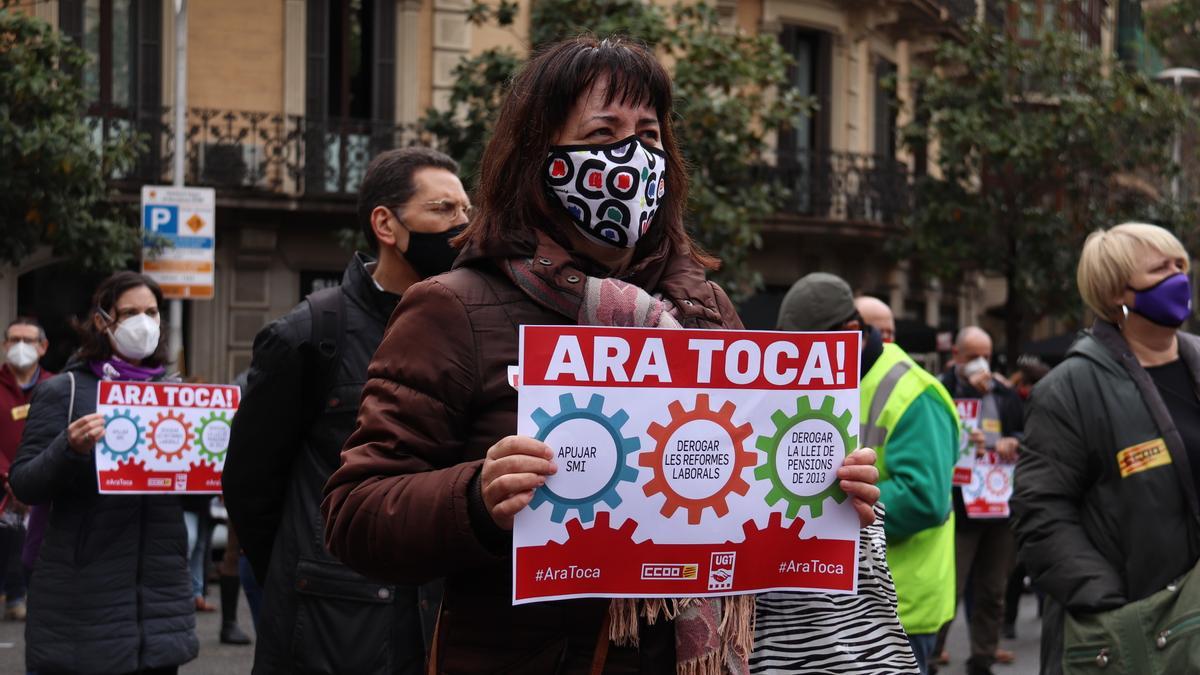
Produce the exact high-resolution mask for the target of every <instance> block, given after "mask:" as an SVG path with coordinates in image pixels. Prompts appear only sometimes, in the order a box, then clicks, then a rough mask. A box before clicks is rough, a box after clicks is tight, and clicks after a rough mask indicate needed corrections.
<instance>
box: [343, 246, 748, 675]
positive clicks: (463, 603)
mask: <svg viewBox="0 0 1200 675" xmlns="http://www.w3.org/2000/svg"><path fill="white" fill-rule="evenodd" d="M490 248H491V249H492V250H487V251H485V250H479V249H474V250H472V249H467V250H464V251H463V253H462V255H461V256H460V257H459V260H458V262H457V263H456V268H455V269H454V270H453V271H451V272H449V273H447V274H444V275H441V276H439V277H436V278H434V279H430V280H427V281H425V282H423V283H420V284H417V285H415V286H413V287H411V288H410V289H408V291H407V292H406V293H405V294H404V298H403V300H402V301H401V303H400V306H399V307H398V308H397V310H396V313H395V314H394V315H393V317H392V323H391V325H390V326H389V327H388V330H387V333H386V335H385V336H384V338H383V343H382V344H381V345H380V346H379V350H378V351H377V352H376V353H375V358H374V360H373V361H372V362H371V366H370V369H369V371H368V381H367V384H366V387H365V388H364V390H363V399H362V405H361V407H360V409H359V416H358V428H357V429H356V430H355V432H354V434H353V435H352V436H351V437H350V439H349V440H348V441H347V442H346V447H345V449H344V450H343V452H342V466H341V468H340V469H339V470H338V471H337V472H336V473H334V474H333V476H332V477H331V478H330V479H329V483H328V484H327V485H326V487H325V494H326V498H325V502H324V504H323V509H324V513H325V521H326V530H325V536H326V543H327V545H328V547H329V550H330V551H332V552H333V553H334V555H336V556H338V557H339V558H341V559H342V560H343V561H344V562H345V563H346V564H348V565H349V566H350V567H352V568H355V569H357V570H358V571H359V572H361V573H363V574H365V575H367V576H369V577H372V578H377V579H380V580H385V581H391V582H396V583H406V584H419V583H423V582H426V581H429V580H431V579H436V578H438V577H445V596H444V599H443V602H442V610H441V615H440V618H439V622H438V629H437V636H436V638H435V644H434V647H433V654H432V656H431V658H432V660H433V664H432V666H433V667H432V668H431V671H433V672H438V673H482V672H488V673H499V672H521V673H559V672H578V671H579V670H583V671H585V672H586V671H587V669H588V667H589V665H590V664H591V662H592V657H593V651H594V650H595V648H596V645H597V637H598V636H599V634H600V630H601V624H602V622H603V619H604V617H605V613H606V609H607V606H608V601H607V600H574V601H560V602H546V603H539V604H532V605H522V606H520V607H514V606H512V562H511V550H512V538H511V534H510V533H507V532H503V531H501V530H500V529H499V528H497V527H496V525H495V524H494V523H493V522H492V520H491V517H490V516H489V515H488V513H487V511H486V509H485V508H484V506H483V501H482V497H481V495H480V493H479V485H478V480H476V477H477V476H478V474H479V470H480V465H481V464H482V460H483V458H484V456H485V455H486V453H487V451H488V448H490V447H491V446H492V445H493V444H494V443H496V441H498V440H500V439H501V438H503V437H504V436H507V435H510V434H513V433H515V432H516V428H517V392H516V390H515V389H513V388H512V387H511V386H509V384H508V380H507V371H508V366H510V365H515V364H516V363H517V347H518V343H517V334H518V329H517V327H518V326H520V325H522V324H528V325H538V324H542V325H545V324H571V323H574V322H575V317H574V316H565V315H563V314H560V313H557V312H555V311H552V310H550V309H547V308H546V306H544V304H542V303H539V302H538V301H536V300H535V299H534V298H531V297H530V296H528V295H526V294H525V293H524V292H522V291H521V290H520V289H519V288H518V287H517V286H516V285H514V284H513V283H512V282H511V281H510V280H509V278H508V277H507V276H505V275H504V274H503V273H501V271H500V268H499V267H498V266H497V264H496V261H499V260H504V259H511V258H513V257H518V258H521V259H522V263H521V264H529V265H531V266H532V269H534V270H535V271H536V274H537V275H538V277H540V279H541V280H543V281H545V282H546V283H547V284H549V285H550V286H552V287H553V288H556V289H560V290H562V291H564V292H566V293H569V294H575V295H578V293H579V292H581V291H582V288H583V283H582V282H583V273H582V272H581V271H580V266H579V264H578V263H576V262H574V261H572V259H571V257H570V256H569V254H568V253H567V252H566V251H565V250H564V249H563V248H562V247H561V246H559V245H558V244H557V243H556V242H554V241H553V240H552V239H550V238H549V237H547V236H545V235H539V237H538V240H537V241H536V242H533V241H530V242H526V243H523V244H522V243H496V244H493V245H491V247H490ZM624 279H625V280H627V281H629V282H631V283H634V284H637V285H638V286H641V287H642V288H644V289H646V290H647V291H649V292H651V293H661V294H663V295H664V296H665V297H667V298H670V299H671V300H672V301H673V302H674V303H675V305H676V307H678V308H679V310H680V316H679V319H680V321H681V323H682V324H683V325H684V326H685V327H688V328H734V329H736V328H741V327H742V324H741V320H740V319H739V318H738V316H737V312H736V311H735V310H734V307H733V304H732V303H731V302H730V301H729V298H728V297H727V296H726V295H725V293H724V291H722V290H721V288H720V287H719V286H717V285H716V284H714V283H711V282H708V281H706V280H705V277H704V270H703V269H702V268H701V267H700V265H698V264H697V263H696V262H694V261H693V260H692V259H691V258H690V257H689V256H687V255H683V254H680V253H679V252H677V251H676V250H674V248H673V247H672V246H671V244H670V243H669V241H667V240H666V239H665V238H663V240H662V242H661V243H660V244H659V245H658V246H657V250H655V251H653V252H652V253H650V254H648V255H645V256H643V257H642V259H641V260H640V261H638V262H637V263H635V265H634V267H633V269H632V271H631V273H630V274H628V275H626V276H625V277H624ZM547 304H549V303H547ZM668 637H669V636H668ZM621 651H623V650H613V651H610V652H609V659H608V666H609V667H607V668H606V669H605V670H606V672H614V671H617V670H621V671H623V672H638V671H641V672H651V670H652V669H657V666H648V665H647V661H646V654H644V653H643V654H642V655H640V656H638V655H632V658H630V656H631V655H629V654H626V655H625V656H621V654H620V652H621ZM645 651H647V650H646V648H645V646H643V652H645ZM672 652H673V650H672ZM672 658H673V657H672ZM618 662H621V663H620V664H619V663H618ZM618 665H623V666H625V667H620V668H618Z"/></svg>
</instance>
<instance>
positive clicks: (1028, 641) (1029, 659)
mask: <svg viewBox="0 0 1200 675" xmlns="http://www.w3.org/2000/svg"><path fill="white" fill-rule="evenodd" d="M214 590H215V589H214ZM212 595H213V596H214V597H213V598H210V601H212V602H216V599H215V595H216V593H215V592H214V593H212ZM239 610H240V615H241V618H240V620H241V622H242V627H243V628H246V629H249V627H250V611H249V610H248V609H247V608H246V603H245V599H244V598H243V600H242V602H241V603H239ZM220 617H221V615H220V613H219V612H214V613H210V614H201V615H200V618H199V622H198V631H199V635H200V657H199V658H197V659H196V660H195V661H192V662H191V663H189V664H187V665H186V666H184V667H183V668H182V669H180V673H182V674H183V675H234V674H236V673H249V672H250V663H251V660H252V659H253V654H254V651H253V650H254V648H253V646H250V647H231V646H229V645H223V644H220V643H219V642H218V641H217V631H218V630H219V629H220V625H221V618H220ZM23 628H24V624H21V623H14V622H11V621H5V622H2V623H0V673H5V674H8V673H22V672H24V666H25V654H24V650H25V639H24V633H23ZM1040 634H1041V624H1040V623H1039V621H1038V619H1037V605H1036V603H1035V602H1034V599H1033V596H1032V595H1026V596H1024V597H1023V599H1022V601H1021V615H1020V618H1019V620H1018V624H1017V639H1016V640H1005V641H1004V647H1006V648H1008V649H1011V650H1013V651H1015V652H1016V653H1017V662H1016V663H1014V664H1013V665H1010V666H996V667H995V669H994V670H995V672H996V675H1037V670H1038V669H1037V666H1038V663H1037V659H1038V637H1039V635H1040ZM949 648H950V665H949V666H944V667H943V668H942V670H941V672H942V674H943V675H959V674H960V673H963V672H965V670H966V667H965V666H964V665H963V664H964V663H965V661H966V658H967V655H968V648H967V634H966V630H965V628H964V626H963V624H962V619H961V617H960V618H959V619H957V620H955V623H954V627H953V628H952V629H951V632H950V647H949Z"/></svg>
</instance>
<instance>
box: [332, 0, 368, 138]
mask: <svg viewBox="0 0 1200 675" xmlns="http://www.w3.org/2000/svg"><path fill="white" fill-rule="evenodd" d="M339 5H340V6H338V7H334V8H332V11H331V12H330V17H329V19H330V21H329V82H330V84H331V85H332V86H330V87H329V114H330V115H332V116H334V117H348V118H354V119H371V112H372V111H371V55H372V54H373V53H374V52H373V50H372V48H371V47H372V45H371V43H372V37H373V36H372V33H371V31H370V30H369V29H368V30H365V31H364V30H363V27H364V26H368V27H369V26H370V25H371V22H370V17H371V16H372V15H373V14H374V7H375V2H374V0H349V2H342V3H339Z"/></svg>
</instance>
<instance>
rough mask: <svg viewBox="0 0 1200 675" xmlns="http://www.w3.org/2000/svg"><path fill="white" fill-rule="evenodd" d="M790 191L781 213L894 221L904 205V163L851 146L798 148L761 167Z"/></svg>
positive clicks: (871, 220)
mask: <svg viewBox="0 0 1200 675" xmlns="http://www.w3.org/2000/svg"><path fill="white" fill-rule="evenodd" d="M764 169H765V171H766V174H767V175H768V176H771V177H774V178H775V179H776V180H778V181H779V182H780V183H781V184H782V185H783V186H784V187H785V188H787V189H788V190H789V192H790V195H789V199H788V201H787V203H786V204H785V206H784V215H788V214H790V215H798V216H806V217H810V218H819V219H822V220H831V221H855V222H862V223H874V224H880V225H895V224H897V223H898V222H899V220H900V218H901V217H902V216H903V214H904V211H905V209H906V208H907V205H908V198H909V197H908V195H909V189H908V167H907V166H906V165H905V164H904V163H903V162H899V161H896V160H895V159H891V158H888V157H882V156H878V155H868V154H860V153H852V152H799V153H795V154H794V155H792V157H790V158H789V159H788V160H787V161H782V158H781V161H780V163H779V164H777V165H776V166H771V167H764Z"/></svg>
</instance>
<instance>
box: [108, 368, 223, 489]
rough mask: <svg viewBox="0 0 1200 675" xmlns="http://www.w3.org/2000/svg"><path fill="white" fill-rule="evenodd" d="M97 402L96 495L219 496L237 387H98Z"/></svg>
mask: <svg viewBox="0 0 1200 675" xmlns="http://www.w3.org/2000/svg"><path fill="white" fill-rule="evenodd" d="M96 396H97V403H96V412H97V413H99V414H101V415H103V416H104V436H103V437H102V438H101V439H100V440H99V441H98V442H97V443H96V479H97V482H98V484H99V486H100V492H101V494H154V493H160V492H171V493H181V492H182V493H200V494H219V493H220V492H221V471H222V469H223V468H224V466H225V452H226V450H228V448H229V431H230V425H231V423H232V421H233V414H234V413H235V412H236V411H237V407H238V403H239V402H240V401H241V390H240V389H239V388H238V387H233V386H226V385H212V384H182V383H167V382H111V381H101V382H100V387H99V389H98V391H97V394H96Z"/></svg>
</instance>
